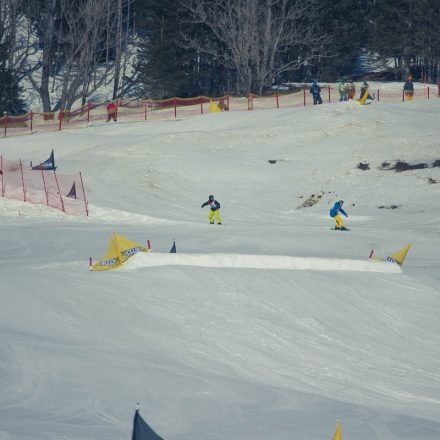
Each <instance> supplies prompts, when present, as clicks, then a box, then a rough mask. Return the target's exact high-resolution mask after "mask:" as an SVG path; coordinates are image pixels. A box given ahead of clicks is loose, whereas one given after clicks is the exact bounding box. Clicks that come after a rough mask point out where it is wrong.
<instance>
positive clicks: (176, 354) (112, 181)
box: [0, 100, 440, 440]
mask: <svg viewBox="0 0 440 440" xmlns="http://www.w3.org/2000/svg"><path fill="white" fill-rule="evenodd" d="M439 115H440V101H437V100H430V101H424V102H412V103H396V104H383V103H373V104H372V105H369V106H365V107H359V106H357V105H356V104H355V103H341V104H334V105H323V106H319V107H306V108H297V109H285V110H273V111H272V110H271V111H261V112H255V113H252V112H243V113H229V114H228V113H221V114H212V115H204V116H200V117H195V118H194V119H191V120H177V121H171V122H148V123H121V124H115V125H104V124H103V125H95V126H92V127H89V128H88V129H78V130H72V131H71V132H69V131H66V132H62V133H48V134H35V135H30V136H20V137H16V138H7V139H1V140H0V152H1V154H3V155H4V157H6V159H9V160H14V159H17V158H19V157H21V158H22V159H25V160H34V161H35V162H38V161H41V160H44V159H45V158H46V157H47V155H48V153H49V152H50V150H51V149H52V148H54V150H55V157H56V160H57V161H58V165H59V172H60V173H71V172H76V171H82V173H83V176H84V179H85V185H86V189H87V191H88V198H89V201H90V211H91V215H90V217H89V218H87V219H86V218H72V217H65V216H63V215H62V214H61V213H59V212H58V211H54V210H52V209H49V210H47V209H46V208H44V207H39V206H32V205H25V204H23V203H20V202H14V201H6V200H0V220H1V221H0V243H1V249H2V253H1V254H0V279H1V284H0V292H1V293H0V298H1V304H2V307H1V308H0V329H1V331H0V439H1V440H6V439H7V440H10V439H14V440H15V439H18V440H28V439H47V440H55V439H57V440H58V439H68V440H73V439H81V440H82V439H84V440H85V439H87V440H89V439H90V440H91V439H98V440H99V439H103V440H104V439H106V440H108V439H127V438H130V435H131V432H130V431H131V417H132V415H133V410H134V406H135V403H136V402H140V405H141V413H142V415H143V416H144V417H145V419H146V420H147V421H148V422H149V423H150V424H151V425H152V427H153V428H154V429H155V430H156V431H157V432H158V433H159V434H160V435H162V436H163V437H164V438H165V439H172V440H173V439H174V440H190V439H191V440H198V439H200V440H206V439H207V438H211V439H219V440H220V439H221V440H223V439H226V438H234V439H236V440H246V439H248V438H253V439H261V440H262V439H267V438H273V439H278V440H284V439H285V440H287V439H289V440H291V439H298V440H299V439H308V440H318V439H323V438H331V435H332V434H333V432H334V429H335V426H336V420H337V418H340V419H341V422H342V432H343V436H344V439H347V440H348V439H356V440H367V439H368V440H371V439H380V440H397V439H406V440H419V439H424V440H427V439H428V440H438V438H440V373H439V371H440V332H439V330H440V318H439V313H438V310H439V308H440V288H439V286H440V283H439V281H440V270H439V269H440V262H439V258H438V254H439V249H440V246H439V244H440V207H439V201H440V183H429V182H430V181H429V179H431V181H437V182H440V168H439V167H435V168H432V167H429V168H425V169H422V170H413V171H406V172H401V173H396V172H395V171H392V170H382V169H380V168H381V164H382V163H383V162H389V163H391V164H393V163H395V161H397V160H404V161H407V162H409V163H411V164H414V163H419V162H426V163H428V164H432V163H433V162H435V161H436V160H439V159H440V147H439V143H438V139H439V135H440V129H439V122H440V116H439ZM269 159H270V160H277V162H276V163H275V164H271V163H269V162H268V160H269ZM360 162H362V163H368V164H369V166H370V169H369V170H365V171H363V170H361V169H359V168H357V165H358V164H359V163H360ZM209 194H214V195H215V197H216V199H217V200H219V201H220V202H221V204H222V209H221V216H222V221H223V225H222V226H217V225H215V226H211V225H209V224H208V222H207V214H208V212H207V208H205V209H203V210H202V209H201V208H200V205H201V204H202V203H203V202H204V201H205V200H207V196H208V195H209ZM312 195H313V197H312ZM307 199H309V200H312V201H317V202H316V203H315V204H313V206H311V207H303V206H302V205H303V203H304V202H305V201H306V200H307ZM338 199H343V200H344V201H345V205H344V207H345V209H346V210H347V212H348V214H349V218H348V219H347V220H346V223H347V225H348V226H350V227H351V231H350V232H337V231H332V230H330V227H331V226H332V221H331V219H330V218H329V217H328V211H329V209H330V207H331V206H332V204H333V203H334V201H336V200H338ZM392 205H395V206H398V208H397V209H387V207H390V206H392ZM379 207H383V208H381V209H379ZM344 220H345V218H344ZM113 231H117V232H119V233H121V234H123V235H125V236H127V237H128V238H130V239H132V240H135V241H139V242H140V243H142V244H145V242H146V240H147V239H149V240H151V243H152V246H153V253H152V254H151V255H139V256H136V257H134V258H133V259H132V260H131V261H129V262H128V263H127V265H126V266H125V267H123V268H122V269H120V270H116V271H112V272H100V273H97V272H89V271H88V257H89V256H93V257H94V258H95V259H96V258H99V257H101V256H103V255H104V253H105V250H106V247H107V240H108V236H109V235H110V234H111V233H112V232H113ZM173 239H175V240H176V245H177V252H178V253H177V254H176V255H175V256H171V255H168V254H166V253H167V252H168V251H169V249H170V247H171V245H172V242H173ZM408 242H411V243H412V244H413V247H412V249H411V250H410V252H409V254H408V258H407V261H406V262H405V265H404V266H403V270H402V272H401V273H383V272H382V273H379V272H366V271H359V270H353V268H354V269H356V267H357V268H359V267H365V266H364V265H368V264H374V263H371V262H368V261H366V258H367V257H368V255H369V253H370V251H371V249H374V250H375V254H376V255H378V256H387V255H389V254H390V253H392V252H394V251H396V250H398V249H399V248H400V247H402V246H403V245H405V244H406V243H408ZM185 254H187V255H185ZM225 254H227V255H225ZM191 255H192V256H191ZM252 256H253V257H252ZM281 256H285V257H291V259H287V260H288V261H290V262H291V261H296V266H294V267H291V266H289V267H284V268H280V267H275V266H277V265H278V264H279V262H280V260H279V258H281ZM150 257H151V258H150ZM172 258H174V263H175V262H176V261H177V260H176V259H178V261H180V262H181V263H180V265H176V264H172V263H173V261H171V264H170V259H172ZM281 260H282V261H287V260H285V259H284V260H283V259H282V258H281ZM347 260H348V263H347V265H346V266H345V270H328V269H329V268H330V269H332V268H334V267H335V266H334V265H335V264H339V263H340V262H341V261H347ZM362 260H364V261H365V262H362ZM305 261H309V262H310V261H313V262H315V264H316V265H315V266H314V267H313V270H310V266H308V267H307V265H306V264H304V262H305ZM154 262H156V263H157V265H155V264H154ZM338 262H339V263H338ZM359 265H360V266H359ZM213 266H214V267H213ZM262 266H263V267H265V268H262ZM274 268H276V269H277V270H274ZM347 268H349V269H347Z"/></svg>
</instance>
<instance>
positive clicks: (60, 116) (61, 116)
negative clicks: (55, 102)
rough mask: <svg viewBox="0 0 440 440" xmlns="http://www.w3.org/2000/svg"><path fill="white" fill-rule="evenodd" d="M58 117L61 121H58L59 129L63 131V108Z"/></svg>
mask: <svg viewBox="0 0 440 440" xmlns="http://www.w3.org/2000/svg"><path fill="white" fill-rule="evenodd" d="M58 119H59V122H58V131H61V125H62V122H61V121H62V119H63V113H62V112H61V110H60V111H59V113H58Z"/></svg>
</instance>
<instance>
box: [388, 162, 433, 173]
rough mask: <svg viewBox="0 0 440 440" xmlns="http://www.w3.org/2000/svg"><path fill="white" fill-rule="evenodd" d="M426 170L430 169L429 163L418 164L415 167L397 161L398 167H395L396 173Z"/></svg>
mask: <svg viewBox="0 0 440 440" xmlns="http://www.w3.org/2000/svg"><path fill="white" fill-rule="evenodd" d="M424 168H428V164H427V163H423V162H421V163H416V164H414V165H411V164H409V163H407V162H404V161H400V160H399V161H397V162H396V165H394V168H392V169H394V170H396V172H398V173H399V172H402V171H410V170H423V169H424Z"/></svg>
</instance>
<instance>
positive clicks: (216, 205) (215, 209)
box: [202, 195, 222, 225]
mask: <svg viewBox="0 0 440 440" xmlns="http://www.w3.org/2000/svg"><path fill="white" fill-rule="evenodd" d="M206 205H209V206H210V207H211V210H210V211H209V214H208V220H209V223H211V225H213V224H214V217H215V219H216V220H217V224H218V225H221V224H222V221H221V219H220V215H219V213H220V202H217V200H215V199H214V196H213V195H210V196H209V198H208V201H207V202H205V203H204V204H203V205H202V208H204V207H205V206H206Z"/></svg>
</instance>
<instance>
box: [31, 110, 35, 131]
mask: <svg viewBox="0 0 440 440" xmlns="http://www.w3.org/2000/svg"><path fill="white" fill-rule="evenodd" d="M30 117H31V125H30V127H31V131H32V130H33V121H34V113H33V112H32V110H31V112H30Z"/></svg>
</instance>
